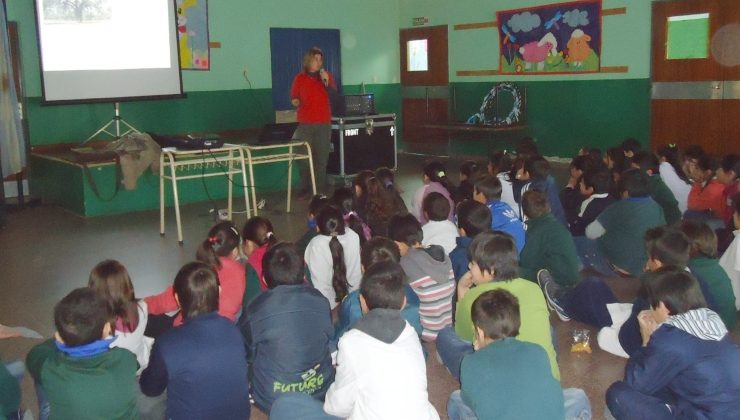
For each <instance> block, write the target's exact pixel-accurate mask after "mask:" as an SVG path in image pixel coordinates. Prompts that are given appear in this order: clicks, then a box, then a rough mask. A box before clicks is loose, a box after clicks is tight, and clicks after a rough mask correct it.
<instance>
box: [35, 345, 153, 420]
mask: <svg viewBox="0 0 740 420" xmlns="http://www.w3.org/2000/svg"><path fill="white" fill-rule="evenodd" d="M101 341H102V340H101ZM97 343H98V342H94V343H91V344H90V345H87V346H95V345H97ZM80 347H83V346H80ZM26 367H27V368H28V371H29V372H30V373H31V376H33V379H34V381H35V382H36V384H38V385H41V387H43V389H44V392H45V393H46V397H47V399H48V400H49V405H50V415H51V416H50V418H51V419H52V420H53V419H137V418H139V412H138V409H137V407H136V393H135V390H136V386H137V385H136V368H137V364H136V357H134V355H133V353H131V352H130V351H128V350H124V349H121V348H112V349H107V350H105V351H104V352H102V353H99V354H95V355H92V356H87V357H84V356H72V355H68V354H65V353H63V352H62V351H61V350H59V349H58V348H57V346H56V344H55V342H54V340H47V341H45V342H43V343H41V344H39V345H37V346H36V347H34V348H32V349H31V351H30V352H29V353H28V356H27V357H26Z"/></svg>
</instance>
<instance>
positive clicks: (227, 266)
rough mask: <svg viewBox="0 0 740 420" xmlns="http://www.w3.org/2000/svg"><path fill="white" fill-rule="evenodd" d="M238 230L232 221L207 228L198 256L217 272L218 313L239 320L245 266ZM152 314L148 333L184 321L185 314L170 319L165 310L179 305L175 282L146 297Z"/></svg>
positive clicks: (152, 335)
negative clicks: (176, 298) (240, 257)
mask: <svg viewBox="0 0 740 420" xmlns="http://www.w3.org/2000/svg"><path fill="white" fill-rule="evenodd" d="M240 242H241V238H240V237H239V231H238V230H237V229H236V227H235V226H234V224H233V223H231V222H221V223H218V224H217V225H215V226H213V227H212V228H211V230H210V231H208V236H207V237H206V238H205V239H204V240H203V242H201V243H200V246H199V247H198V250H197V251H196V254H195V258H196V259H197V260H198V261H201V262H203V263H206V264H208V265H209V266H210V267H212V268H213V269H214V270H215V271H216V273H217V274H218V281H219V285H220V286H221V291H220V293H219V303H218V313H219V315H221V316H223V317H224V318H228V319H229V320H231V321H236V316H237V314H238V313H239V311H240V310H241V307H242V299H243V298H244V289H245V284H246V283H245V280H244V278H245V271H244V266H243V265H242V264H241V263H240V262H239V243H240ZM144 301H145V302H146V304H147V307H148V310H149V314H150V315H155V316H151V317H149V324H150V325H147V330H146V333H145V334H146V335H147V336H149V337H154V338H156V337H157V336H158V335H160V334H161V333H163V332H164V331H166V330H167V329H169V328H170V327H172V326H175V327H176V326H178V325H180V324H182V322H183V318H182V314H180V313H178V314H177V315H176V316H175V318H174V319H171V318H170V320H168V319H167V318H169V317H168V316H167V315H166V314H167V313H168V312H174V311H176V310H178V309H179V307H178V305H177V301H176V300H175V294H174V292H173V288H172V286H170V287H168V288H167V290H165V291H164V292H162V293H160V294H158V295H155V296H149V297H147V298H145V299H144Z"/></svg>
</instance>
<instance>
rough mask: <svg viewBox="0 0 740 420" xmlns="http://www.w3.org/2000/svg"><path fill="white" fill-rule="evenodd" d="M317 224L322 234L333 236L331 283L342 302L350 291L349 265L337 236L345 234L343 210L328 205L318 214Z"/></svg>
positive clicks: (338, 299)
mask: <svg viewBox="0 0 740 420" xmlns="http://www.w3.org/2000/svg"><path fill="white" fill-rule="evenodd" d="M316 226H318V228H319V233H320V234H321V235H326V236H331V240H330V241H329V250H330V251H331V260H332V272H333V274H332V276H331V285H332V287H333V288H334V294H335V295H336V301H337V302H341V301H342V299H344V297H345V296H347V294H348V293H349V282H348V281H347V266H346V264H345V262H344V247H342V244H341V243H340V242H339V239H338V238H337V236H339V235H344V232H345V230H344V229H345V227H344V218H343V217H342V212H341V211H340V210H339V209H338V208H336V207H334V206H326V207H324V208H323V209H321V211H319V214H318V215H316Z"/></svg>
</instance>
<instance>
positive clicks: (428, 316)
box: [388, 214, 455, 341]
mask: <svg viewBox="0 0 740 420" xmlns="http://www.w3.org/2000/svg"><path fill="white" fill-rule="evenodd" d="M388 233H389V235H388V236H389V237H390V239H392V240H393V241H394V242H395V243H396V245H398V249H399V250H400V251H401V266H402V267H403V269H404V271H405V272H406V275H407V276H408V283H407V284H409V285H410V286H411V288H413V289H414V291H415V292H416V294H417V295H418V296H419V300H420V302H421V303H420V305H419V316H420V317H421V325H422V327H423V328H424V331H423V333H422V338H423V339H424V341H434V340H435V339H436V338H437V332H439V330H441V329H442V328H444V327H445V326H446V325H450V324H451V323H452V295H453V293H454V291H455V279H454V275H453V273H452V264H451V263H450V258H449V257H448V256H447V254H446V253H445V251H444V249H442V247H441V246H439V245H431V246H428V247H425V246H423V245H422V241H423V240H424V232H423V231H422V229H421V225H420V224H419V221H418V220H416V218H415V217H414V216H413V215H411V214H407V215H405V216H394V217H393V218H392V219H391V221H390V224H389V225H388Z"/></svg>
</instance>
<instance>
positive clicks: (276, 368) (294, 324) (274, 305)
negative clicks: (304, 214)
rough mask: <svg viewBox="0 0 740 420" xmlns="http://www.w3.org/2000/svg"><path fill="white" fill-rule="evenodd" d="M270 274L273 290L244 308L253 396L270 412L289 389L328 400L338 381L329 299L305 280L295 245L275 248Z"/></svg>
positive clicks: (243, 327)
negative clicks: (335, 369)
mask: <svg viewBox="0 0 740 420" xmlns="http://www.w3.org/2000/svg"><path fill="white" fill-rule="evenodd" d="M264 272H265V280H266V281H267V284H268V286H269V289H268V290H267V291H265V292H264V293H262V294H261V295H259V296H258V297H257V298H255V299H254V300H252V301H251V302H250V303H249V305H248V306H247V307H246V308H245V309H244V315H243V316H242V317H241V318H240V319H239V323H238V327H239V329H240V330H241V333H242V335H243V336H244V342H245V344H246V348H247V360H248V362H249V367H250V369H249V383H250V390H251V395H252V397H253V398H254V402H255V405H257V407H259V408H260V410H262V411H264V412H266V413H269V412H270V407H271V406H272V403H273V402H274V401H275V399H276V398H278V397H279V396H280V395H281V394H283V393H286V392H303V393H306V394H308V395H311V396H313V397H314V398H317V399H319V400H323V398H324V394H326V390H327V389H328V388H329V385H331V383H332V382H333V381H334V367H333V366H332V363H331V351H330V345H329V341H330V340H331V338H332V337H333V335H334V328H333V327H332V324H331V310H330V309H329V302H327V300H326V298H324V296H322V295H321V293H320V292H319V291H318V290H316V289H315V288H313V287H311V286H310V285H307V284H305V281H304V270H303V258H302V257H301V256H300V255H299V254H298V252H297V251H296V248H295V246H293V245H292V244H288V243H281V244H277V245H275V246H274V247H272V248H270V250H269V251H267V254H265V260H264ZM276 331H280V333H279V334H276V333H275V332H276Z"/></svg>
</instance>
